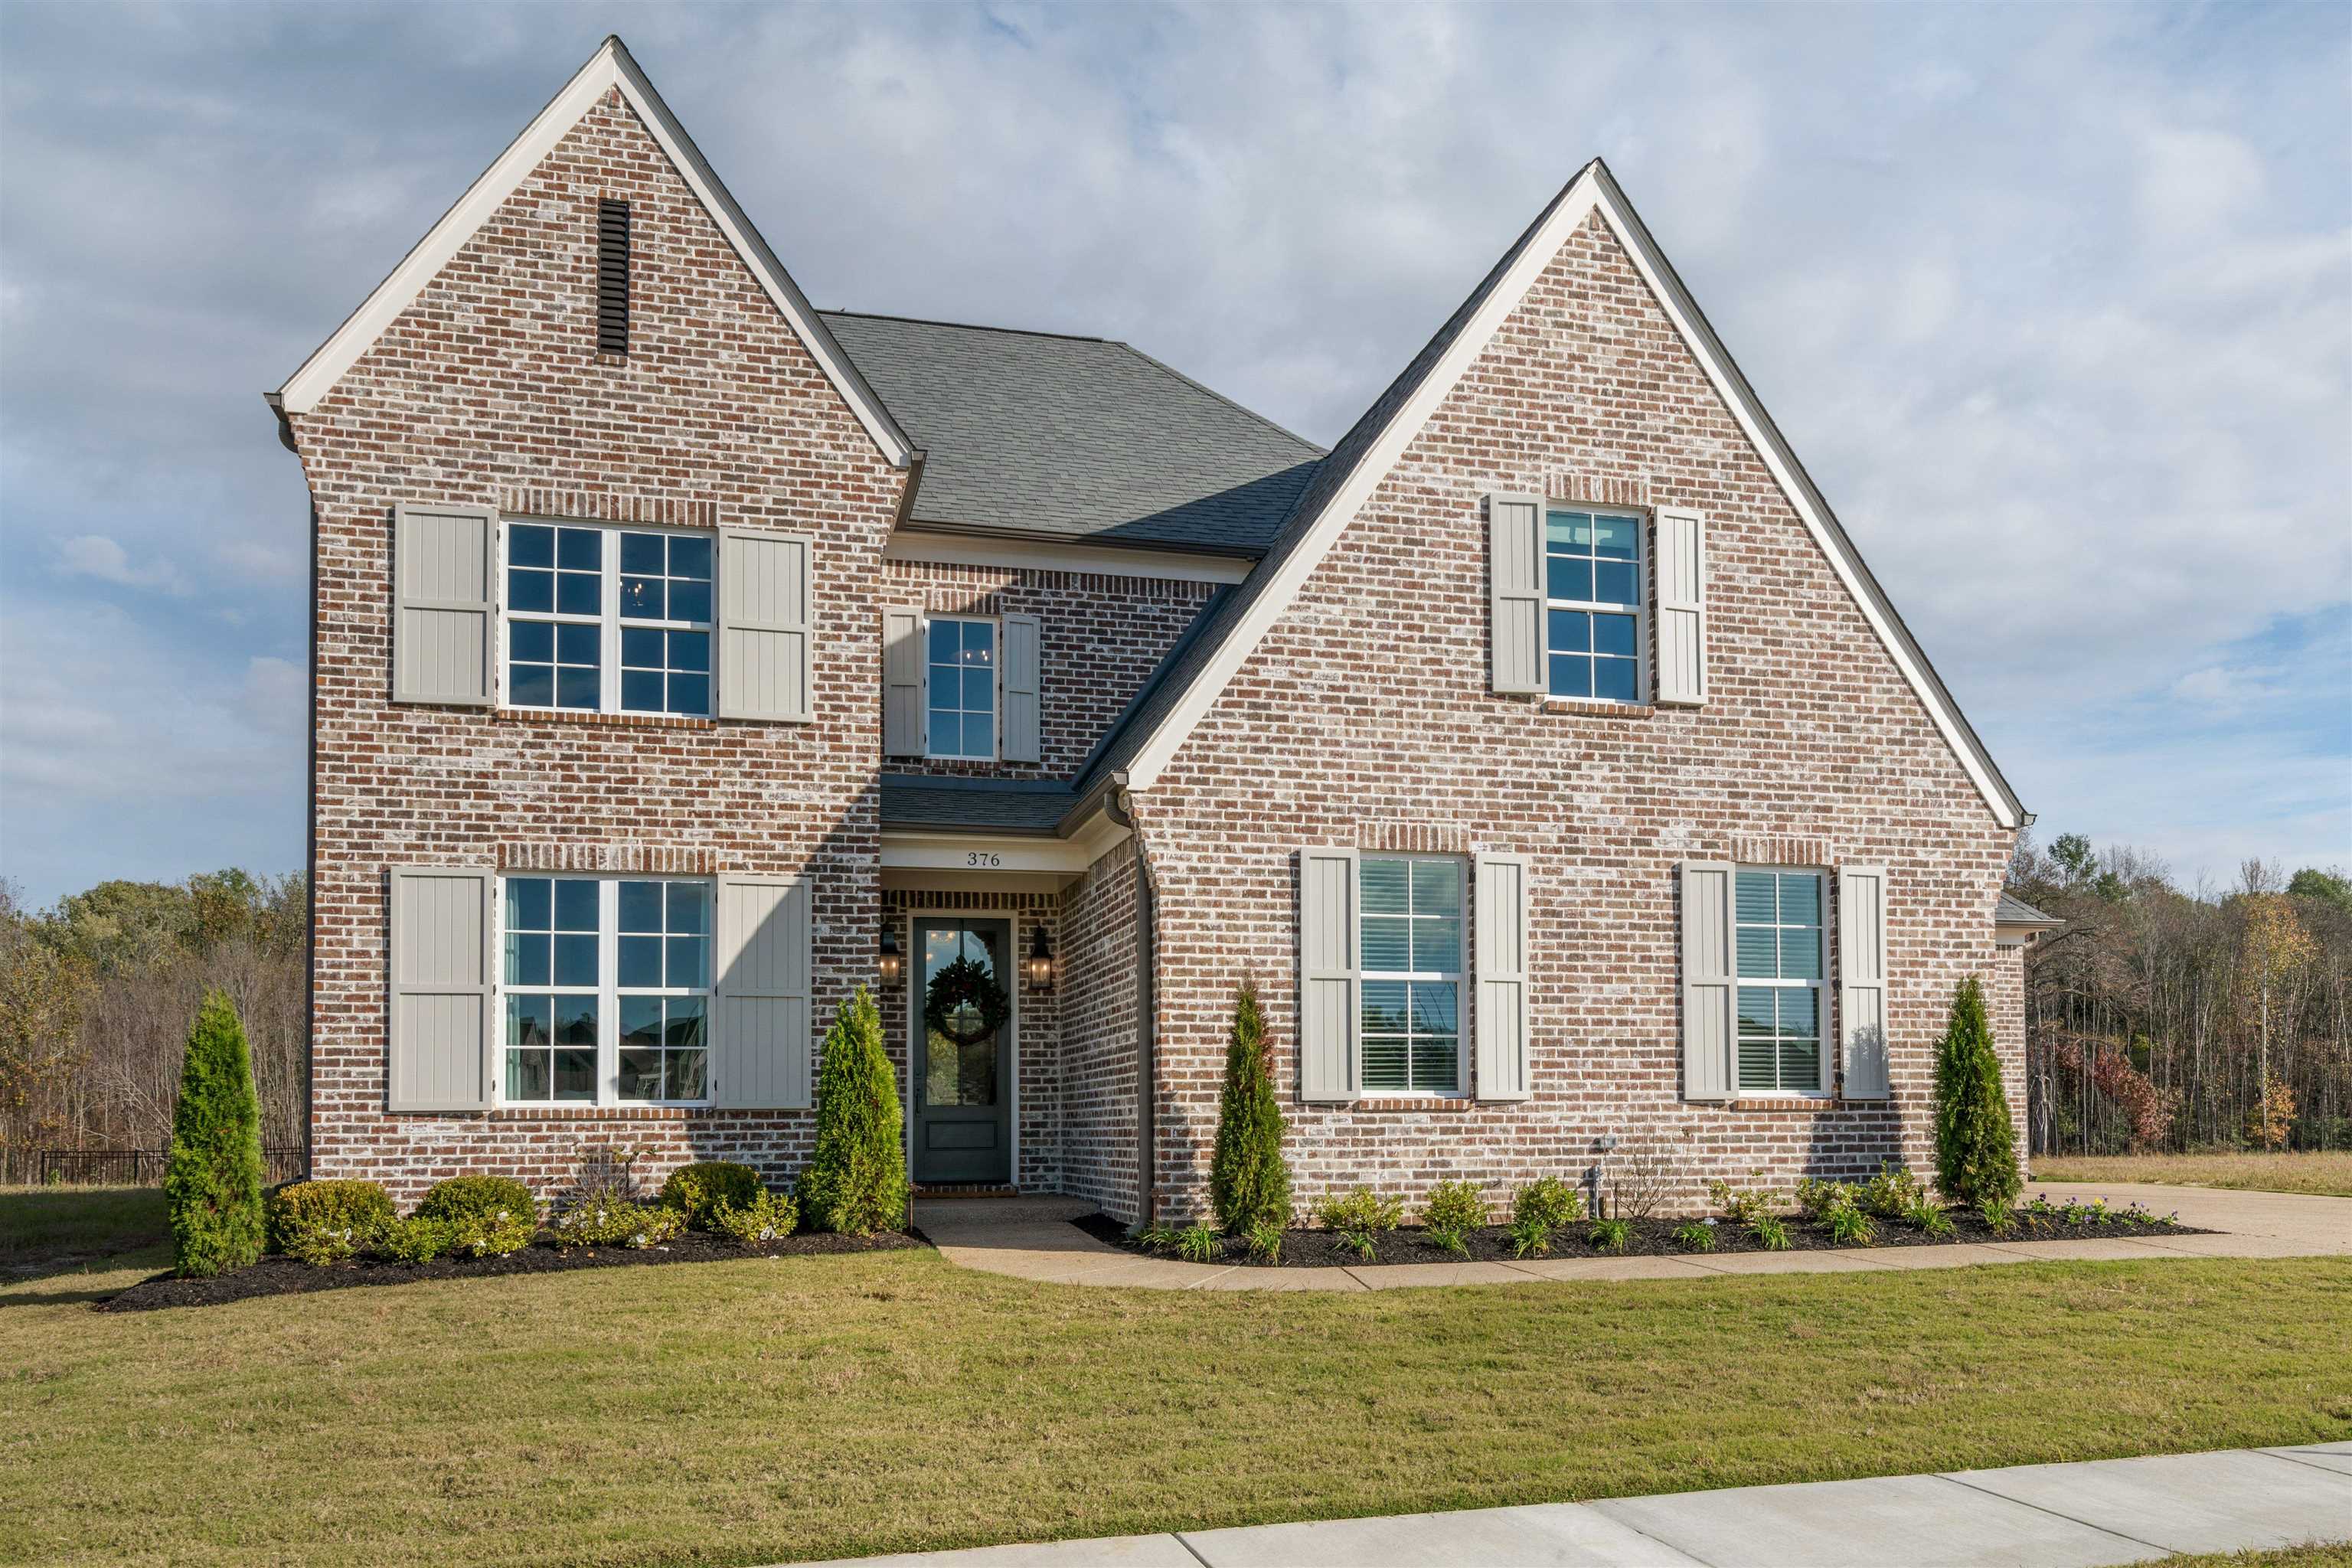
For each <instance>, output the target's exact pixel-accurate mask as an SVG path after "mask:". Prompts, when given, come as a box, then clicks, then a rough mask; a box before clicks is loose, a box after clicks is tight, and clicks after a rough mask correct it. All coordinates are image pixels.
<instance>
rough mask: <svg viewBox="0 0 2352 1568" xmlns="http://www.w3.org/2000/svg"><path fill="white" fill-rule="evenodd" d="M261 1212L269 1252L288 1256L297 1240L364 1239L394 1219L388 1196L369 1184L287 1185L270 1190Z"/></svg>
mask: <svg viewBox="0 0 2352 1568" xmlns="http://www.w3.org/2000/svg"><path fill="white" fill-rule="evenodd" d="M263 1209H264V1212H265V1213H266V1215H268V1228H269V1247H270V1250H271V1251H273V1252H283V1253H287V1254H289V1256H291V1255H292V1254H293V1252H294V1247H293V1245H292V1244H293V1243H294V1242H295V1241H297V1240H298V1239H300V1238H303V1237H312V1236H322V1235H332V1234H335V1233H338V1232H340V1233H341V1234H343V1235H345V1236H347V1237H348V1236H357V1237H361V1238H362V1239H364V1238H365V1237H366V1236H367V1234H368V1233H369V1232H370V1231H373V1229H374V1228H375V1227H376V1226H380V1225H390V1224H391V1223H392V1222H393V1220H394V1218H395V1217H397V1216H396V1215H395V1214H394V1210H393V1206H392V1196H391V1194H388V1193H386V1192H385V1191H384V1190H383V1187H381V1186H379V1185H378V1184H375V1183H373V1182H341V1181H338V1182H289V1183H287V1184H285V1185H284V1186H281V1187H273V1188H271V1189H270V1192H269V1196H268V1200H267V1201H266V1202H265V1204H264V1205H263ZM344 1256H345V1257H347V1258H348V1257H349V1256H351V1255H350V1254H349V1253H345V1254H344Z"/></svg>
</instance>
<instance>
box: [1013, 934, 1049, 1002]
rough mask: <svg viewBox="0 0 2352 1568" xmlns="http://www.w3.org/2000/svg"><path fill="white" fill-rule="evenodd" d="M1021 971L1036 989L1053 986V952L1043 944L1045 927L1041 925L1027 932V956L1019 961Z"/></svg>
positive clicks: (1044, 989)
mask: <svg viewBox="0 0 2352 1568" xmlns="http://www.w3.org/2000/svg"><path fill="white" fill-rule="evenodd" d="M1021 972H1022V973H1024V974H1025V975H1027V976H1028V978H1029V984H1031V985H1033V986H1034V987H1036V988H1037V989H1038V990H1040V991H1051V990H1052V989H1053V988H1054V953H1053V950H1052V949H1050V948H1048V947H1047V946H1046V945H1045V927H1044V926H1042V925H1041V926H1036V927H1033V928H1032V929H1031V931H1030V932H1029V956H1028V957H1027V958H1024V959H1023V960H1022V961H1021Z"/></svg>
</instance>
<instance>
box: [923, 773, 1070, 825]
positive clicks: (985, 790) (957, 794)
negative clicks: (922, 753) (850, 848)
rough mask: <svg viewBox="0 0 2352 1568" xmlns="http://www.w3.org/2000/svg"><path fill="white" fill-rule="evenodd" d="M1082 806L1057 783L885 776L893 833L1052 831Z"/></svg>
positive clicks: (1067, 787) (1062, 785)
mask: <svg viewBox="0 0 2352 1568" xmlns="http://www.w3.org/2000/svg"><path fill="white" fill-rule="evenodd" d="M1076 802H1077V796H1076V795H1074V794H1072V793H1071V791H1070V786H1069V785H1068V784H1061V783H1057V782H1050V781H1043V780H1034V779H983V778H931V777H927V776H925V775H923V774H920V773H884V774H883V775H882V799H881V806H882V826H884V827H885V828H886V829H890V830H893V831H898V830H908V831H912V830H919V829H923V828H937V829H944V830H947V831H950V832H952V831H956V830H959V829H961V830H964V831H969V832H982V831H984V832H991V833H1051V832H1053V831H1054V829H1055V827H1056V826H1059V825H1060V823H1061V820H1062V816H1063V814H1064V813H1066V812H1067V811H1068V810H1069V809H1070V807H1071V806H1072V805H1076Z"/></svg>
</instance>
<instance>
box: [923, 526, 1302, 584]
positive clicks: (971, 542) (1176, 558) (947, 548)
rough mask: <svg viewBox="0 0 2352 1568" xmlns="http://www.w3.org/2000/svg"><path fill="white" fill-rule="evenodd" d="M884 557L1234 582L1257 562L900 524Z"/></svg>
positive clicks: (1181, 580)
mask: <svg viewBox="0 0 2352 1568" xmlns="http://www.w3.org/2000/svg"><path fill="white" fill-rule="evenodd" d="M882 559H883V560H885V561H915V562H922V563H929V564H936V565H943V566H1003V567H1008V568H1010V569H1011V570H1013V571H1015V572H1093V573H1097V574H1101V575H1103V576H1106V577H1156V578H1160V579H1161V580H1163V581H1170V582H1178V583H1238V582H1240V581H1241V580H1242V579H1243V578H1244V577H1246V576H1248V575H1249V574H1250V568H1251V567H1253V566H1255V565H1256V564H1257V563H1256V562H1255V561H1252V560H1250V559H1248V558H1247V557H1245V556H1239V555H1197V554H1194V553H1192V552H1190V551H1179V550H1141V549H1137V550H1130V549H1128V548H1127V547H1125V546H1123V545H1103V544H1095V543H1091V542H1087V541H1085V540H1079V539H1073V540H1071V541H1070V542H1068V543H1066V544H1054V543H1048V542H1045V541H1044V540H1036V539H1017V538H1007V539H980V538H975V537H973V536H971V535H970V534H962V533H942V532H939V531H933V530H926V529H921V528H906V527H901V528H899V529H898V530H896V531H893V532H892V533H891V535H890V540H889V542H888V543H887V544H885V545H883V547H882Z"/></svg>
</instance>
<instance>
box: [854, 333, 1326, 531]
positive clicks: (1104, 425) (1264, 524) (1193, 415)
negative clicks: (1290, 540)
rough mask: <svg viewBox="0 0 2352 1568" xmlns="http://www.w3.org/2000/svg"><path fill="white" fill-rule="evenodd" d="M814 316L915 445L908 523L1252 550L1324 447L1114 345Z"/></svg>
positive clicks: (1274, 525) (1275, 526) (1288, 505)
mask: <svg viewBox="0 0 2352 1568" xmlns="http://www.w3.org/2000/svg"><path fill="white" fill-rule="evenodd" d="M824 321H825V324H826V325H827V326H828V327H830V328H831V329H832V331H833V333H834V335H835V338H836V339H837V340H838V341H839V342H841V343H842V344H843V345H844V346H845V348H847V350H848V352H849V355H850V357H851V358H852V359H853V360H855V361H856V363H857V366H858V368H859V369H860V370H861V371H863V372H864V373H865V374H866V377H867V378H868V379H869V380H870V381H871V383H872V384H873V385H874V386H875V387H876V388H877V390H878V391H879V392H880V393H881V395H882V398H883V401H884V402H886V403H887V405H889V407H890V411H891V412H892V413H893V414H895V415H896V416H898V418H899V419H900V420H902V421H904V422H905V424H906V426H907V428H908V431H909V432H910V433H911V434H912V437H913V439H914V440H915V441H916V442H918V443H919V445H920V446H921V447H922V448H923V479H922V484H921V485H920V487H919V489H917V491H916V495H915V503H914V515H913V517H912V518H910V519H909V520H908V521H910V522H911V523H912V524H913V525H914V526H917V527H927V528H937V529H950V530H953V531H984V532H987V533H991V534H995V535H1013V536H1021V537H1027V538H1042V539H1050V540H1085V541H1087V542H1094V543H1102V544H1150V545H1153V546H1156V547H1160V548H1176V549H1192V550H1211V551H1218V552H1228V553H1233V554H1243V555H1258V554H1262V553H1264V552H1265V549H1266V547H1267V546H1268V545H1269V544H1271V543H1272V542H1273V541H1274V536H1275V534H1276V531H1278V530H1279V529H1280V528H1281V526H1282V521H1283V519H1284V518H1285V517H1286V516H1287V515H1289V513H1290V511H1291V509H1292V508H1293V506H1294V505H1295V504H1296V503H1297V500H1298V494H1299V492H1300V491H1301V490H1302V489H1305V488H1306V485H1307V478H1308V476H1309V475H1311V474H1312V473H1313V472H1314V470H1315V465H1316V463H1317V462H1318V461H1319V460H1320V459H1321V458H1322V456H1323V449H1322V448H1321V447H1317V446H1315V445H1313V444H1312V443H1310V442H1307V441H1302V440H1300V439H1299V438H1298V437H1296V436H1294V435H1292V434H1291V433H1290V432H1289V431H1287V430H1285V429H1283V428H1282V427H1281V426H1278V425H1276V424H1274V423H1273V422H1272V421H1270V420H1268V419H1265V418H1264V417H1262V416H1258V415H1255V414H1253V413H1251V412H1250V411H1249V410H1248V409H1246V408H1244V407H1242V406H1241V405H1239V404H1237V403H1234V402H1233V401H1232V400H1231V399H1229V398H1225V397H1222V396H1220V395H1217V394H1216V393H1213V392H1211V391H1210V390H1209V389H1208V388H1206V387H1204V386H1202V385H1201V384H1199V383H1198V382H1195V381H1193V380H1192V379H1191V378H1189V377H1187V376H1184V375H1181V374H1178V373H1177V372H1175V371H1173V370H1171V369H1169V368H1168V367H1167V366H1166V365H1164V364H1161V363H1160V362H1159V361H1158V360H1155V359H1153V358H1151V357H1150V355H1148V354H1144V353H1139V352H1137V351H1136V350H1135V349H1132V348H1130V347H1129V346H1128V345H1127V344H1125V343H1121V342H1109V341H1108V340H1106V339H1102V338H1088V337H1074V336H1068V335H1065V334H1063V333H1058V332H1028V331H1013V330H1011V329H1009V328H1003V327H979V326H965V325H961V324H959V323H955V322H950V321H914V320H910V319H908V318H906V317H902V316H876V315H866V314H862V313H858V312H853V311H845V310H827V311H825V312H824Z"/></svg>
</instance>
